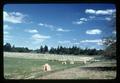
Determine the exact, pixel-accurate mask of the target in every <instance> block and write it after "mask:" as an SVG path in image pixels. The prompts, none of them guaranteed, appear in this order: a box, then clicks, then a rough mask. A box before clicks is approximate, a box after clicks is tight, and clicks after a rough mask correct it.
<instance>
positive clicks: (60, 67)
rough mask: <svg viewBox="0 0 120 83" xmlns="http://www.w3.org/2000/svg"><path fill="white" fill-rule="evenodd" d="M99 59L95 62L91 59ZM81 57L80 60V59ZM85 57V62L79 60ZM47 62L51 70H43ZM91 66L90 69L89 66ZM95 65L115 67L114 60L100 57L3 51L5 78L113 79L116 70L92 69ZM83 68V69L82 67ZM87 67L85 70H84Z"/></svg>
mask: <svg viewBox="0 0 120 83" xmlns="http://www.w3.org/2000/svg"><path fill="white" fill-rule="evenodd" d="M96 58H97V59H98V60H100V61H98V62H95V61H93V59H96ZM80 59H81V60H80ZM84 59H86V60H87V63H86V64H83V63H82V62H81V61H82V60H84ZM61 60H67V61H70V60H73V61H75V62H76V63H75V64H69V63H67V64H61ZM45 63H49V64H50V66H51V68H52V71H49V72H44V71H43V67H42V66H43V65H44V64H45ZM88 67H89V68H90V67H93V69H92V70H90V69H89V68H88ZM96 67H116V60H108V59H107V60H106V59H102V58H101V57H97V56H94V57H93V56H92V57H84V56H82V57H77V56H69V57H68V56H65V55H64V56H62V55H61V56H59V55H51V56H50V55H49V54H48V55H47V54H32V53H9V52H4V78H5V79H114V78H116V70H108V69H107V70H104V71H101V70H99V71H98V70H94V68H96ZM84 68H85V69H84ZM86 68H87V70H86Z"/></svg>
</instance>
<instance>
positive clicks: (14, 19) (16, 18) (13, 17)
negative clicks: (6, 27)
mask: <svg viewBox="0 0 120 83" xmlns="http://www.w3.org/2000/svg"><path fill="white" fill-rule="evenodd" d="M25 16H26V15H23V14H22V13H20V12H6V11H4V12H3V19H4V21H5V22H10V23H23V22H24V17H25Z"/></svg>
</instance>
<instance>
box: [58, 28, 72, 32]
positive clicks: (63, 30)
mask: <svg viewBox="0 0 120 83" xmlns="http://www.w3.org/2000/svg"><path fill="white" fill-rule="evenodd" d="M57 31H59V32H69V31H70V30H67V29H62V28H58V29H57Z"/></svg>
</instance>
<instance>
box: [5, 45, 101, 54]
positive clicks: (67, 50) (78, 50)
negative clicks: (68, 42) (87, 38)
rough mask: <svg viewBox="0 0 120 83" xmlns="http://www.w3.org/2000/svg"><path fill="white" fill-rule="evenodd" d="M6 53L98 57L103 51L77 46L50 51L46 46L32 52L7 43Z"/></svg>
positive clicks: (61, 47) (60, 47)
mask: <svg viewBox="0 0 120 83" xmlns="http://www.w3.org/2000/svg"><path fill="white" fill-rule="evenodd" d="M4 51H8V52H35V53H43V54H45V53H50V54H61V55H64V54H69V55H81V54H84V55H98V54H100V52H102V50H96V49H88V48H86V49H81V48H80V47H77V46H72V47H69V48H67V47H63V46H58V47H57V48H53V47H51V49H50V50H48V46H47V45H45V46H44V47H43V46H40V48H39V49H36V50H30V49H28V48H27V47H15V46H14V45H13V46H12V47H11V44H10V43H6V44H5V45H4Z"/></svg>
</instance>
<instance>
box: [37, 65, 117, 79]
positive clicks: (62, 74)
mask: <svg viewBox="0 0 120 83" xmlns="http://www.w3.org/2000/svg"><path fill="white" fill-rule="evenodd" d="M115 77H116V72H115V71H96V70H89V69H88V70H85V69H84V68H82V67H75V68H70V69H66V70H63V71H58V72H55V73H51V74H49V75H46V76H43V77H40V78H37V79H114V78H115Z"/></svg>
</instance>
